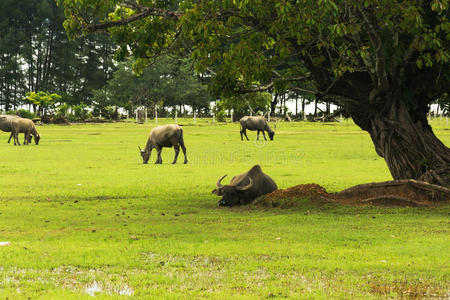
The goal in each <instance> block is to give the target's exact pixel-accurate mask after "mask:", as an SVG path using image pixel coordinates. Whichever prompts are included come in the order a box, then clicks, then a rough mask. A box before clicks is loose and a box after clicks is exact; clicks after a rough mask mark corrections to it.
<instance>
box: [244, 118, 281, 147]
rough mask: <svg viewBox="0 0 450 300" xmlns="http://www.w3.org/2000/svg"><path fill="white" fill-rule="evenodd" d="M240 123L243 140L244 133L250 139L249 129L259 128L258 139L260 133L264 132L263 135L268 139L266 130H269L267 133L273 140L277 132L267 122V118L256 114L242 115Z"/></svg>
mask: <svg viewBox="0 0 450 300" xmlns="http://www.w3.org/2000/svg"><path fill="white" fill-rule="evenodd" d="M239 123H241V140H242V141H243V140H244V138H243V135H245V138H246V139H247V141H248V136H247V131H246V130H247V129H248V130H257V131H258V133H257V138H256V139H257V140H259V133H260V132H262V134H263V136H264V140H265V141H267V139H266V134H265V133H264V131H267V133H268V134H269V138H270V140H271V141H273V136H274V135H275V132H274V131H273V130H272V129H271V128H270V127H269V124H268V123H267V120H266V118H264V117H263V116H256V117H249V116H245V117H242V118H241V119H240V120H239Z"/></svg>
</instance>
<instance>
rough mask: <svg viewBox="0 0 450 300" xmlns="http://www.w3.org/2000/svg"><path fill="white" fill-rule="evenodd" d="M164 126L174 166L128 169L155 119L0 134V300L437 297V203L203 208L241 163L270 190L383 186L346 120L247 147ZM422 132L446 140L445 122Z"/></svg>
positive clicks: (235, 137) (219, 132)
mask: <svg viewBox="0 0 450 300" xmlns="http://www.w3.org/2000/svg"><path fill="white" fill-rule="evenodd" d="M161 121H162V122H170V120H160V122H161ZM179 122H180V123H183V124H185V126H184V132H185V142H186V146H187V149H188V159H189V164H188V165H183V164H182V161H183V155H182V154H180V157H179V162H178V164H177V165H171V164H170V162H171V161H172V158H173V150H172V149H168V148H165V149H164V150H163V165H154V164H149V165H143V164H142V160H141V158H140V155H139V151H138V149H137V146H138V145H140V146H141V147H143V146H144V145H145V142H146V139H147V136H148V133H149V131H150V129H151V128H152V127H153V126H154V124H145V125H137V124H134V123H131V122H130V123H126V122H125V123H109V124H79V125H72V126H55V125H50V126H41V127H39V128H38V130H39V132H40V133H41V135H42V139H41V144H40V145H39V146H36V145H31V146H28V147H14V146H12V145H11V144H9V145H8V144H7V143H6V140H7V138H8V135H7V134H6V133H0V139H1V140H3V142H0V157H1V159H0V174H1V175H0V241H9V242H11V246H6V247H0V298H6V297H8V298H10V299H16V298H18V299H20V298H24V299H26V298H28V297H31V298H33V299H35V298H43V299H44V298H45V299H61V298H64V299H85V298H90V297H91V296H90V295H96V296H97V297H98V298H100V299H115V298H122V297H124V298H127V297H130V298H150V299H152V298H171V299H177V298H180V299H185V298H214V299H228V298H230V297H235V298H238V299H255V298H285V297H289V298H304V299H311V298H314V299H329V298H337V299H340V298H346V299H348V298H361V299H362V298H364V299H370V298H374V299H375V298H380V297H386V298H397V297H417V298H423V297H431V298H433V297H436V298H439V297H441V298H445V297H448V296H449V290H450V287H449V271H450V269H449V265H448V261H449V260H450V259H449V258H450V257H449V254H448V245H449V243H450V238H449V224H450V223H449V221H448V215H449V209H448V206H444V207H440V208H436V209H425V208H381V207H348V206H337V205H324V206H317V205H313V204H311V203H309V202H307V201H303V202H304V205H301V206H300V207H297V208H295V209H284V210H283V209H263V208H258V207H255V206H252V205H250V206H245V207H237V208H231V209H229V208H219V207H217V205H216V203H217V201H218V197H216V196H215V195H212V194H211V190H212V189H213V188H214V186H215V182H216V180H217V179H218V178H219V177H221V176H222V175H224V174H229V177H232V175H236V174H239V173H242V172H244V171H246V170H248V169H249V168H250V167H251V166H252V165H254V164H260V165H261V166H262V168H263V170H264V171H265V172H266V173H268V174H270V175H271V176H272V177H273V178H274V180H275V181H276V182H277V184H278V186H279V187H280V188H287V187H289V186H293V185H296V184H302V183H318V184H320V185H322V186H324V187H325V188H326V189H327V191H329V192H335V191H338V190H341V189H344V188H347V187H349V186H352V185H355V184H359V183H367V182H371V181H383V180H390V179H391V177H390V175H389V173H388V170H387V167H386V165H385V163H384V161H383V159H382V158H379V157H378V156H377V155H376V153H375V151H374V149H373V145H372V143H371V141H370V137H369V136H368V134H367V133H365V132H363V131H361V130H359V129H358V128H357V127H356V126H355V125H353V123H351V122H344V123H342V124H335V125H323V124H311V123H303V122H301V123H280V124H278V126H277V130H276V131H277V133H276V135H275V141H273V142H267V143H257V142H255V141H254V140H251V141H249V142H246V141H245V142H241V141H240V137H239V129H238V127H239V126H238V125H237V124H226V125H224V124H210V123H208V122H207V121H205V120H200V121H198V122H197V123H196V124H193V122H192V120H187V119H184V120H180V121H179ZM432 126H433V128H434V129H435V132H436V134H437V135H438V137H439V138H440V139H441V140H442V141H443V142H444V143H445V144H446V145H450V131H448V128H449V127H448V126H447V125H446V123H445V120H442V121H440V120H433V123H432ZM249 138H251V139H254V138H255V133H254V132H252V133H250V134H249ZM155 160H156V154H155V153H152V157H151V159H150V161H151V162H152V161H155ZM228 180H230V178H226V179H225V180H224V182H228ZM299 201H302V200H299Z"/></svg>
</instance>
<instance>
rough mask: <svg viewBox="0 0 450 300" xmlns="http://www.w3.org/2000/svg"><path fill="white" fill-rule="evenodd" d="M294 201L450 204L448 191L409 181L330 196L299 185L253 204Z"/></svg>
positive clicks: (291, 203) (285, 204)
mask: <svg viewBox="0 0 450 300" xmlns="http://www.w3.org/2000/svg"><path fill="white" fill-rule="evenodd" d="M298 200H310V201H312V202H316V203H324V202H334V203H342V204H350V205H382V206H428V207H430V206H436V205H438V204H442V203H449V202H450V189H448V188H445V187H442V186H439V185H434V184H430V183H426V182H422V181H416V180H412V179H408V180H393V181H386V182H376V183H369V184H361V185H356V186H354V187H351V188H348V189H345V190H343V191H341V192H339V193H335V194H330V193H327V191H326V190H325V189H324V188H323V187H322V186H320V185H318V184H300V185H296V186H293V187H290V188H288V189H280V190H276V191H274V192H272V193H270V194H267V195H264V196H262V197H260V198H258V199H256V200H255V204H257V205H263V206H269V207H281V208H288V207H294V206H296V202H298Z"/></svg>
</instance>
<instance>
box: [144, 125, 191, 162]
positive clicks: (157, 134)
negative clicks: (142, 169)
mask: <svg viewBox="0 0 450 300" xmlns="http://www.w3.org/2000/svg"><path fill="white" fill-rule="evenodd" d="M180 146H181V149H182V150H183V153H184V163H185V164H187V162H188V161H187V157H186V147H185V146H184V139H183V128H181V127H180V126H178V125H176V124H169V125H161V126H157V127H155V128H153V129H152V131H150V136H149V137H148V140H147V144H146V145H145V148H144V150H142V149H141V147H139V146H138V147H139V150H140V151H141V156H142V160H143V163H144V164H146V163H148V160H149V159H150V154H152V150H153V148H155V149H156V152H157V153H158V158H157V159H156V162H155V164H162V158H161V151H162V148H163V147H169V148H172V147H173V148H174V149H175V157H174V159H173V162H172V163H173V164H175V163H176V162H177V158H178V154H179V153H180Z"/></svg>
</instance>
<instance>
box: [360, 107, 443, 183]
mask: <svg viewBox="0 0 450 300" xmlns="http://www.w3.org/2000/svg"><path fill="white" fill-rule="evenodd" d="M426 113H427V110H426V107H425V108H424V109H418V108H416V109H415V110H412V112H410V111H408V108H407V106H406V104H405V103H404V102H403V101H392V102H389V103H387V104H386V107H385V108H384V109H382V110H378V111H377V112H376V113H374V115H373V117H371V118H370V117H369V122H367V123H365V124H364V125H363V126H361V124H358V118H357V117H356V118H355V116H354V115H352V116H353V117H354V118H353V119H354V120H355V122H356V123H357V124H358V125H360V127H361V128H362V129H364V130H367V131H368V132H369V133H370V136H371V138H372V141H373V143H374V145H375V150H376V152H377V153H378V155H380V156H381V157H383V158H384V160H385V161H386V164H387V165H388V168H389V171H390V172H391V175H392V177H393V178H394V179H396V180H401V179H418V180H422V181H427V182H430V183H434V184H439V185H442V186H447V187H448V186H450V148H448V147H447V146H445V145H444V144H443V143H442V142H441V141H440V140H439V139H438V138H437V137H436V136H435V135H434V133H433V131H432V129H431V127H430V125H428V121H427V118H426ZM360 120H361V119H360ZM366 126H367V127H366ZM364 127H366V128H364Z"/></svg>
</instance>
